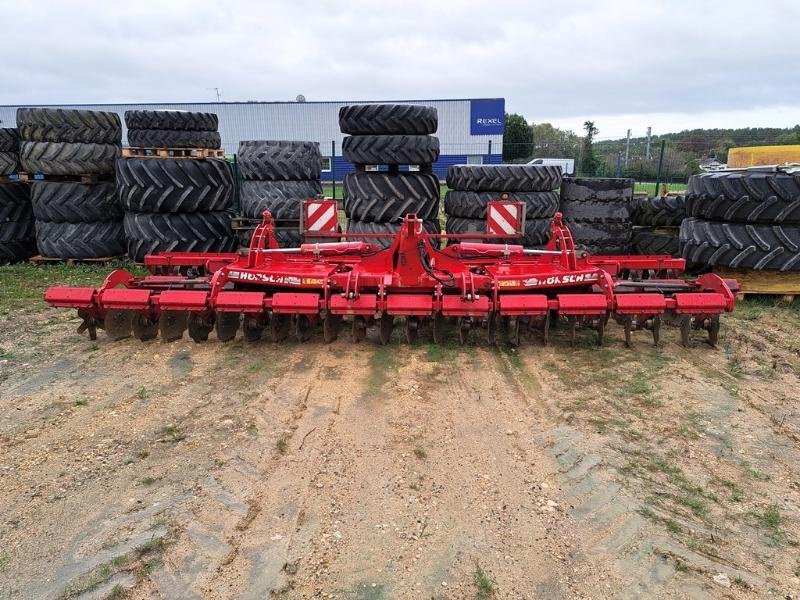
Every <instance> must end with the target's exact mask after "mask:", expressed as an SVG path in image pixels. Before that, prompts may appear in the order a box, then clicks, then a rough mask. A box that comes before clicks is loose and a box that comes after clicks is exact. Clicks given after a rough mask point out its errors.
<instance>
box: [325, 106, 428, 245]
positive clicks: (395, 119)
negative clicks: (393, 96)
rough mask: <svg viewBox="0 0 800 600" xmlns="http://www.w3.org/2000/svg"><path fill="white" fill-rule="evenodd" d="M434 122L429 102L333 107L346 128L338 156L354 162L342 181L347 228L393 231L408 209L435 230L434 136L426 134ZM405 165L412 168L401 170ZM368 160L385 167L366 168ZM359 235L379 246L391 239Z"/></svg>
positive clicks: (343, 131)
mask: <svg viewBox="0 0 800 600" xmlns="http://www.w3.org/2000/svg"><path fill="white" fill-rule="evenodd" d="M438 125H439V117H438V114H437V111H436V109H435V108H434V107H432V106H422V105H416V104H355V105H351V106H343V107H341V108H340V109H339V128H340V129H341V131H342V133H346V134H348V135H347V136H346V137H345V138H344V140H343V141H342V156H343V157H344V159H345V160H347V161H349V162H351V163H353V164H354V165H355V166H356V171H355V172H353V173H348V174H347V175H345V177H344V182H343V192H342V199H343V203H344V213H345V216H346V217H347V231H348V233H379V234H393V233H397V231H398V230H399V229H400V226H401V224H402V222H403V219H404V218H405V216H406V215H408V214H415V215H417V217H418V218H419V219H422V225H423V227H424V228H425V230H427V231H429V232H431V233H439V231H440V226H439V179H438V177H436V175H434V174H433V172H432V164H433V163H434V162H436V160H437V159H438V158H439V138H437V137H435V136H433V135H431V134H433V133H435V132H436V129H437V128H438ZM405 165H408V166H409V167H410V166H412V165H413V166H415V167H416V168H417V170H411V169H409V170H402V171H401V170H400V167H401V166H405ZM368 166H378V167H381V168H383V167H384V166H385V167H386V170H377V171H367V170H366V168H367V167H368ZM354 239H355V238H354ZM364 239H365V241H367V242H369V243H371V244H375V245H377V246H379V247H382V248H387V247H389V246H390V245H391V244H392V242H393V241H394V240H392V238H390V237H382V238H373V237H370V238H364Z"/></svg>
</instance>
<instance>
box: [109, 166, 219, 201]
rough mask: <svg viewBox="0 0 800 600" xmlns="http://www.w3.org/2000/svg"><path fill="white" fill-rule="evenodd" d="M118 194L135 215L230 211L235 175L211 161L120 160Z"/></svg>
mask: <svg viewBox="0 0 800 600" xmlns="http://www.w3.org/2000/svg"><path fill="white" fill-rule="evenodd" d="M116 174H117V194H118V195H119V197H120V200H121V202H122V206H123V207H124V208H125V209H126V210H128V211H132V212H142V213H155V212H159V213H177V212H209V211H217V210H227V209H229V208H230V207H231V206H232V204H233V194H234V183H233V173H232V171H231V168H230V165H229V164H228V162H227V161H226V160H223V159H217V158H211V159H206V160H187V159H182V158H135V157H130V158H120V159H119V160H117V163H116Z"/></svg>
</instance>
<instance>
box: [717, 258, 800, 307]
mask: <svg viewBox="0 0 800 600" xmlns="http://www.w3.org/2000/svg"><path fill="white" fill-rule="evenodd" d="M714 273H716V274H717V275H719V276H720V277H722V278H723V279H735V280H736V281H738V282H739V286H740V287H741V289H740V290H739V293H738V294H737V296H738V297H739V298H740V299H741V298H744V297H745V296H781V297H782V298H783V299H784V300H786V301H788V302H791V301H792V300H794V298H795V297H800V272H798V271H794V272H791V271H788V272H785V273H783V272H780V271H754V270H752V269H731V268H728V267H714Z"/></svg>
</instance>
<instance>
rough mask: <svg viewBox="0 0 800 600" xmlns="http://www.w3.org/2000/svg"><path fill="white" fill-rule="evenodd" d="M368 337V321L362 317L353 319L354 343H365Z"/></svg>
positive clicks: (358, 316)
mask: <svg viewBox="0 0 800 600" xmlns="http://www.w3.org/2000/svg"><path fill="white" fill-rule="evenodd" d="M366 337H367V321H366V319H365V318H364V317H363V316H362V315H356V316H354V317H353V341H354V342H356V343H358V342H363V341H364V339H365V338H366Z"/></svg>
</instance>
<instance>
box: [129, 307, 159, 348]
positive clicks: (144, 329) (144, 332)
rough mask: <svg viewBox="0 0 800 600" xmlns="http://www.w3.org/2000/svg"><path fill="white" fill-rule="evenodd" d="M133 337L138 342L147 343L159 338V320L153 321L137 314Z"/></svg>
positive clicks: (133, 325) (134, 318) (134, 320)
mask: <svg viewBox="0 0 800 600" xmlns="http://www.w3.org/2000/svg"><path fill="white" fill-rule="evenodd" d="M132 328H133V337H135V338H136V339H137V340H139V341H142V342H146V341H148V340H154V339H156V337H158V320H157V319H151V318H150V317H148V316H147V315H144V314H142V313H136V314H135V315H134V317H133V323H132Z"/></svg>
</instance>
